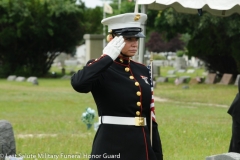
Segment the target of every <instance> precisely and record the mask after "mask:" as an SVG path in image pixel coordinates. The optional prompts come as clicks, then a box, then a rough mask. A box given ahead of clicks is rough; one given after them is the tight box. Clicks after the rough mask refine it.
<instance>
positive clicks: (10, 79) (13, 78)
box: [7, 75, 17, 81]
mask: <svg viewBox="0 0 240 160" xmlns="http://www.w3.org/2000/svg"><path fill="white" fill-rule="evenodd" d="M16 78H17V76H15V75H10V76H8V78H7V80H8V81H14V80H15V79H16Z"/></svg>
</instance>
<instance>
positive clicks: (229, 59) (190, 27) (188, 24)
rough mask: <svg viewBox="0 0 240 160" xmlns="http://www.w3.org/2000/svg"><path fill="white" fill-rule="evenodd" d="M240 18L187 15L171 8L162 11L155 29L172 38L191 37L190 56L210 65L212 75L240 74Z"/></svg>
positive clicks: (234, 15) (156, 20) (188, 45)
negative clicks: (179, 34) (178, 36)
mask: <svg viewBox="0 0 240 160" xmlns="http://www.w3.org/2000/svg"><path fill="white" fill-rule="evenodd" d="M239 21H240V16H239V15H237V14H233V15H231V16H229V17H215V16H212V15H210V14H209V13H204V14H203V15H202V16H198V15H197V14H195V15H192V14H183V13H178V12H176V11H174V9H172V8H169V9H166V10H164V11H160V12H159V14H158V16H157V17H156V19H155V27H156V29H157V31H158V32H162V33H163V34H165V36H166V37H167V38H168V39H170V38H171V37H174V35H176V34H178V33H182V34H186V33H187V34H188V35H191V36H190V37H188V38H190V40H189V41H188V42H189V43H187V49H188V55H189V56H190V57H191V56H194V57H198V58H199V59H201V60H203V61H204V62H205V63H206V67H207V68H208V70H209V71H211V72H218V73H220V74H223V73H232V74H234V75H236V74H238V73H239V72H240V68H239V65H238V66H237V64H239V61H240V58H239V56H238V55H239V52H240V49H239V47H237V46H239V45H238V40H237V39H238V37H239V36H240V29H239V27H237V24H239Z"/></svg>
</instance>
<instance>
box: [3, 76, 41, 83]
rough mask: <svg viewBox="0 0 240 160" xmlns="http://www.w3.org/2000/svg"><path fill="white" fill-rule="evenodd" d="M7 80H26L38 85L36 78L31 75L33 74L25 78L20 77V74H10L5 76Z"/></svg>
mask: <svg viewBox="0 0 240 160" xmlns="http://www.w3.org/2000/svg"><path fill="white" fill-rule="evenodd" d="M7 80H8V81H17V82H24V81H27V82H30V83H32V84H33V85H38V78H37V77H33V76H31V77H29V78H27V79H26V78H25V77H22V76H16V75H10V76H8V77H7Z"/></svg>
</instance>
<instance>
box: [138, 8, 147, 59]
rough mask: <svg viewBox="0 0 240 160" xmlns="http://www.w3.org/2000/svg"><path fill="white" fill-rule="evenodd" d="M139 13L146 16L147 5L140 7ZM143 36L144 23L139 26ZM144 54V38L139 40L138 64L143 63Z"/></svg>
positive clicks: (144, 32) (144, 31)
mask: <svg viewBox="0 0 240 160" xmlns="http://www.w3.org/2000/svg"><path fill="white" fill-rule="evenodd" d="M141 13H145V14H147V5H141ZM141 27H142V30H143V34H144V35H146V22H144V24H141ZM144 53H145V38H140V39H139V55H138V62H139V63H143V58H144Z"/></svg>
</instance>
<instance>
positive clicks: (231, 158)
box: [206, 152, 240, 160]
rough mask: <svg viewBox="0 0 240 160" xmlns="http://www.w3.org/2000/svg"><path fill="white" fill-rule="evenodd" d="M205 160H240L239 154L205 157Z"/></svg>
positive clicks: (231, 153) (230, 153)
mask: <svg viewBox="0 0 240 160" xmlns="http://www.w3.org/2000/svg"><path fill="white" fill-rule="evenodd" d="M206 160H240V154H239V153H234V152H229V153H223V154H219V155H213V156H209V157H206Z"/></svg>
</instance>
